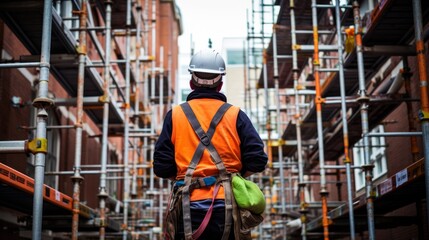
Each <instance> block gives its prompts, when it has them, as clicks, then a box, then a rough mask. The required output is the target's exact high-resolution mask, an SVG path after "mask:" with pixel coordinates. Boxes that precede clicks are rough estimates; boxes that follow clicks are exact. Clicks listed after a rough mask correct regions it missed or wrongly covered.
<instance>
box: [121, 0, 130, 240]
mask: <svg viewBox="0 0 429 240" xmlns="http://www.w3.org/2000/svg"><path fill="white" fill-rule="evenodd" d="M131 1H132V0H127V16H126V18H127V19H126V36H125V46H126V60H125V105H124V108H125V114H124V182H123V183H124V196H123V199H124V219H123V225H122V228H123V229H122V239H123V240H126V239H127V235H128V206H129V198H130V196H129V195H130V166H129V151H130V149H129V148H130V147H129V145H130V139H129V135H130V74H131V69H130V68H131V62H130V57H131V44H130V43H131V13H132V9H131Z"/></svg>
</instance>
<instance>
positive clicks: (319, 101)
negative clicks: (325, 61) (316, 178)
mask: <svg viewBox="0 0 429 240" xmlns="http://www.w3.org/2000/svg"><path fill="white" fill-rule="evenodd" d="M311 13H312V22H313V44H314V54H313V75H314V82H315V85H316V86H315V87H316V97H315V99H314V102H315V104H316V114H317V142H318V146H319V166H320V198H321V202H322V226H323V239H325V240H328V239H329V220H328V200H327V198H328V195H329V192H328V189H327V187H326V169H325V148H324V144H323V139H324V136H323V121H322V120H323V119H322V103H323V99H322V95H321V94H322V90H321V87H320V73H319V68H320V60H319V27H318V22H317V21H318V18H317V7H316V0H312V1H311Z"/></svg>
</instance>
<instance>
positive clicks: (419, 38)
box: [413, 0, 429, 218]
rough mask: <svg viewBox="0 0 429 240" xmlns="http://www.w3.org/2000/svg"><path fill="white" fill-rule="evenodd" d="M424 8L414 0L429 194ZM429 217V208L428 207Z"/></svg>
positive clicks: (428, 99) (428, 125) (428, 123)
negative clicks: (423, 32) (423, 31)
mask: <svg viewBox="0 0 429 240" xmlns="http://www.w3.org/2000/svg"><path fill="white" fill-rule="evenodd" d="M421 11H422V8H421V2H420V0H413V15H414V31H415V36H416V41H415V42H416V52H417V63H418V70H419V78H420V105H421V109H420V113H419V118H420V121H421V124H422V137H423V147H424V157H425V164H424V165H425V181H426V196H429V98H428V79H427V72H426V70H427V68H426V57H425V49H424V41H423V37H422V29H423V27H422V13H421ZM427 211H428V212H427V216H428V218H429V208H427Z"/></svg>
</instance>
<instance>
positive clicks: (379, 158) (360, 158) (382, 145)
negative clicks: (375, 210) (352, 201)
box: [353, 125, 387, 190]
mask: <svg viewBox="0 0 429 240" xmlns="http://www.w3.org/2000/svg"><path fill="white" fill-rule="evenodd" d="M371 133H384V127H383V125H379V126H377V127H375V128H374V129H373V130H372V131H371ZM385 151H386V141H385V138H384V137H382V136H380V137H370V138H369V158H370V159H369V161H370V163H372V164H374V169H373V172H372V174H373V179H374V180H375V179H377V178H380V177H381V176H382V175H384V174H385V173H386V172H387V164H386V153H385ZM364 154H365V149H364V145H363V139H361V140H360V141H359V142H357V143H356V144H355V145H354V147H353V160H354V165H355V166H362V165H364V164H365V155H364ZM355 186H356V190H359V189H362V188H363V187H365V172H364V171H363V170H362V169H360V168H356V169H355Z"/></svg>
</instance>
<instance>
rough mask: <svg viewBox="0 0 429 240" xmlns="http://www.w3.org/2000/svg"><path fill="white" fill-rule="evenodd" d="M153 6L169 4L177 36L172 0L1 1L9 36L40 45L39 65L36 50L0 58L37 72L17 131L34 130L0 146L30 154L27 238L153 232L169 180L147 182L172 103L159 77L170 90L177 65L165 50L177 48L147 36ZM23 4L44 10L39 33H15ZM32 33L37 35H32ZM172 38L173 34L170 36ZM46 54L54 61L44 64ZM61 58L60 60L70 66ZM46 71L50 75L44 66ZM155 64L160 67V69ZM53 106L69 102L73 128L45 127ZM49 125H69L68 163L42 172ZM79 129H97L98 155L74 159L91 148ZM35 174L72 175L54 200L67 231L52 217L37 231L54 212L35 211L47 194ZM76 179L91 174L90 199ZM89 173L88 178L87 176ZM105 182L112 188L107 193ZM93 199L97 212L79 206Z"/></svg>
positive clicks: (152, 29)
mask: <svg viewBox="0 0 429 240" xmlns="http://www.w3.org/2000/svg"><path fill="white" fill-rule="evenodd" d="M149 2H151V4H150V3H149ZM162 4H168V5H172V6H169V7H168V9H171V11H173V13H172V16H173V17H171V21H172V22H171V24H173V25H175V27H177V28H178V31H175V33H177V34H180V33H181V29H180V27H181V23H180V22H175V21H181V20H180V19H178V18H177V17H178V16H179V17H180V14H178V13H177V12H174V11H177V7H176V5H175V4H176V3H175V2H174V1H172V2H167V3H163V2H162V1H156V0H152V1H149V0H147V1H143V0H142V1H131V0H127V1H110V0H105V1H91V2H90V1H85V0H83V1H44V4H43V6H40V4H39V3H37V1H33V2H31V4H30V5H29V6H24V5H20V4H17V5H15V4H13V3H12V2H7V1H5V2H3V3H1V8H2V10H0V12H1V17H2V20H4V22H1V24H5V25H6V26H7V27H9V28H11V29H12V30H13V31H16V32H18V33H19V34H21V35H19V34H17V35H18V38H21V39H24V40H22V41H23V42H24V45H26V44H27V45H26V46H30V47H32V45H31V44H30V42H31V41H34V42H36V43H37V42H40V44H39V45H40V50H38V51H37V50H36V49H31V51H32V53H33V54H34V55H35V56H36V55H37V54H35V53H37V52H40V59H39V60H40V61H37V60H36V58H35V56H26V58H22V59H26V61H25V62H24V61H15V62H13V63H11V62H6V63H3V62H4V61H2V63H1V64H0V68H2V69H3V68H9V69H16V68H38V69H39V79H38V81H37V87H38V92H37V96H36V97H35V98H34V100H33V106H34V107H35V108H36V109H37V121H36V127H32V126H24V127H22V128H23V129H26V130H28V131H35V134H34V138H33V139H30V140H23V141H21V140H18V141H2V142H0V152H1V153H30V154H33V155H34V156H35V157H34V159H35V161H34V188H31V189H30V190H29V191H30V192H33V195H32V196H33V199H34V200H33V204H32V212H33V213H32V214H29V215H30V216H31V215H32V217H31V218H30V219H32V221H33V224H31V226H32V239H42V237H43V235H44V234H45V233H44V230H45V229H46V230H52V231H53V232H55V233H54V235H56V236H63V237H64V236H69V237H70V238H71V239H78V238H79V239H85V238H86V237H88V238H91V236H93V234H92V232H94V231H98V234H97V236H98V237H99V238H100V239H106V238H109V239H110V238H112V237H114V238H119V237H121V238H122V239H131V238H132V239H141V238H142V237H143V236H146V237H149V238H150V239H155V238H158V239H160V238H162V237H161V235H160V233H161V231H160V229H162V221H163V211H164V210H165V206H166V204H165V199H166V198H165V196H164V195H165V194H167V193H166V192H165V191H163V189H164V188H167V184H168V183H167V182H166V181H160V182H159V185H155V184H154V182H155V181H156V180H157V178H156V177H155V175H154V174H153V170H152V166H151V161H152V155H153V154H152V152H153V145H154V142H155V141H156V137H157V132H158V130H159V129H160V126H161V125H160V121H161V119H162V118H163V117H164V113H165V112H166V111H165V107H164V105H165V104H167V107H171V104H172V103H171V100H172V99H173V98H172V97H171V92H172V91H171V89H165V86H164V81H165V79H166V80H167V82H166V83H167V85H166V86H167V88H173V87H174V86H173V84H174V83H175V80H173V79H172V78H173V77H175V76H174V75H175V74H173V73H174V71H175V70H174V69H173V67H177V66H178V64H177V61H178V59H177V58H173V57H172V56H171V52H177V49H170V47H171V46H175V45H174V44H172V45H171V44H167V43H168V39H157V38H156V35H157V34H158V33H157V31H159V28H160V26H157V24H156V21H157V19H159V17H160V16H159V14H160V13H159V11H158V10H157V8H162ZM32 6H33V7H35V8H38V7H40V8H41V9H43V14H41V15H40V16H43V22H40V24H39V25H38V27H40V30H41V31H42V34H38V33H37V29H31V30H32V32H35V33H36V34H33V35H31V34H30V31H28V29H27V31H26V30H25V29H23V28H24V27H25V25H23V24H28V22H25V20H24V19H23V18H22V15H20V13H21V12H23V11H22V10H25V9H26V8H28V7H32ZM21 9H22V10H21ZM20 10H21V11H20ZM36 11H37V10H36ZM31 14H36V13H35V11H29V12H28V15H29V16H31ZM37 14H39V13H37ZM150 14H151V15H150ZM75 16H77V17H75ZM52 23H54V25H53V24H52ZM53 32H55V34H53ZM51 33H52V34H51ZM26 34H29V35H26ZM171 34H173V33H171ZM37 35H39V36H40V38H39V39H37V38H36V37H35V36H37ZM51 36H54V37H52V38H51ZM176 38H177V36H174V37H172V38H171V40H170V41H173V39H176ZM26 41H27V42H26ZM163 44H166V45H169V46H170V47H169V48H167V54H166V55H168V61H164V54H165V53H164V52H165V51H164V49H165V47H164V46H163ZM36 46H37V44H36ZM51 46H52V48H51ZM67 48H68V49H67ZM157 49H159V51H158V50H157ZM52 52H54V53H55V54H54V57H55V59H54V61H53V62H52V63H51V62H50V59H51V54H52ZM149 52H150V53H151V55H148V53H149ZM29 61H32V62H29ZM61 61H68V62H67V63H69V65H70V66H72V67H69V68H70V69H72V70H69V69H67V67H66V64H67V63H65V64H63V63H62V62H61ZM173 64H174V65H173ZM75 66H76V67H75ZM50 68H53V69H54V71H53V72H52V71H51V72H50ZM164 69H167V71H168V74H167V75H166V72H165V70H164ZM50 78H52V79H55V81H58V82H60V83H61V84H63V86H65V91H66V92H67V94H68V95H69V96H70V97H69V98H62V99H61V98H56V97H55V95H54V94H55V89H51V88H48V82H49V79H50ZM73 81H74V82H76V83H73ZM149 87H150V89H151V91H150V92H149V91H148V89H149ZM51 91H54V94H51ZM165 93H167V94H165ZM60 96H61V94H60ZM54 104H55V105H54ZM61 107H73V109H72V110H69V112H68V114H73V113H71V112H70V111H75V114H76V117H75V119H74V127H73V126H69V125H67V126H66V125H63V126H48V113H49V112H50V111H49V110H50V109H57V108H61ZM65 111H67V110H65ZM91 128H92V129H91ZM50 129H64V130H63V131H64V133H66V134H68V135H70V134H72V132H70V131H71V129H74V130H75V131H74V134H75V135H74V137H75V141H74V147H75V148H74V152H75V154H74V163H73V165H72V169H64V168H63V170H59V169H57V170H55V171H45V158H46V154H47V153H48V149H47V145H48V141H58V139H53V140H51V139H47V137H46V135H47V134H46V132H47V130H50ZM88 129H89V131H90V132H91V131H92V132H93V134H94V135H96V136H95V137H94V138H98V137H100V141H99V143H100V144H99V146H100V149H99V150H100V152H99V153H100V155H99V156H100V161H92V162H91V161H88V159H85V156H84V155H83V154H84V153H85V151H90V152H91V151H94V150H95V149H96V147H94V149H90V148H91V146H85V142H86V138H87V137H88V135H90V134H88V133H87V132H88ZM97 132H99V135H97ZM70 136H71V135H70ZM117 137H119V138H117ZM118 139H122V142H121V141H118ZM121 149H122V152H121ZM86 157H87V156H86ZM58 158H59V156H58ZM61 165H62V166H67V165H70V164H69V163H62V164H61ZM2 166H3V165H2ZM5 168H6V166H5ZM87 168H90V169H91V170H86V169H87ZM70 170H72V171H70ZM14 171H15V170H14ZM15 175H16V174H15ZM44 175H49V176H52V175H53V176H59V177H61V176H66V175H69V176H70V175H72V176H71V179H72V185H73V191H72V195H73V196H72V198H71V200H67V201H66V200H64V203H67V205H66V206H63V208H65V210H66V212H67V211H69V214H70V216H71V221H70V223H71V225H69V226H68V227H67V226H65V224H63V223H62V222H61V223H60V222H57V223H56V222H53V224H51V225H50V226H45V225H44V226H43V229H42V224H45V222H47V221H48V219H51V218H52V217H55V215H54V216H51V215H52V213H48V215H46V213H44V210H43V209H44V207H43V203H44V201H46V194H48V192H46V191H47V190H44V189H48V186H47V185H46V184H44ZM83 175H91V176H94V175H95V176H97V177H99V188H98V195H91V196H84V199H85V201H84V202H82V188H83V189H85V186H86V185H87V184H90V185H91V186H93V185H94V184H93V183H92V182H87V181H84V177H83ZM91 176H88V178H89V179H93V178H91ZM27 178H28V180H26V181H32V180H31V178H29V177H27V176H25V178H24V179H27ZM6 180H7V179H6ZM8 181H9V180H8ZM148 181H149V182H150V185H149V186H148V184H147V182H148ZM119 183H122V186H121V185H120V184H119ZM7 184H8V183H7ZM23 184H25V182H23ZM10 186H11V187H12V185H10ZM111 187H113V188H114V189H109V188H111ZM53 191H57V193H58V194H57V195H58V196H57V197H59V198H58V199H61V198H64V199H68V198H67V197H66V195H64V194H63V193H61V192H60V190H59V189H57V190H53ZM115 191H118V192H115ZM119 191H121V192H119ZM62 196H63V197H62ZM97 196H98V208H97V209H93V208H90V207H88V206H87V205H86V203H85V202H86V201H88V198H91V197H97ZM12 201H13V200H12ZM68 204H70V205H68ZM54 205H55V204H54ZM48 207H51V206H50V205H49V206H48ZM46 208H47V207H45V209H46ZM63 210H64V209H63ZM64 214H65V215H66V214H67V213H64ZM58 218H59V216H58ZM29 225H30V224H29ZM59 229H61V230H59ZM64 229H65V230H64ZM67 229H69V230H67ZM119 233H120V234H119Z"/></svg>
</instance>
